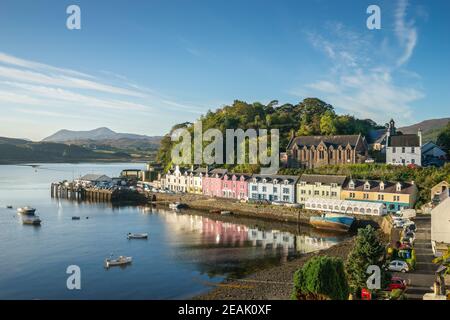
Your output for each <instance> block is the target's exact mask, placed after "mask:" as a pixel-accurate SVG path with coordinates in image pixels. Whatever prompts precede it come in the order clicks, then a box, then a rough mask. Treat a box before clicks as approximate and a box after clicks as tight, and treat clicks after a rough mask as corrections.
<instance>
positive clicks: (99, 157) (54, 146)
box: [0, 137, 132, 164]
mask: <svg viewBox="0 0 450 320" xmlns="http://www.w3.org/2000/svg"><path fill="white" fill-rule="evenodd" d="M129 160H132V157H131V156H130V155H129V154H127V153H123V152H112V153H105V152H96V151H93V150H89V149H87V148H84V147H80V146H76V145H66V144H62V143H52V142H31V141H27V140H21V139H12V138H2V137H0V164H7V163H23V162H79V161H129Z"/></svg>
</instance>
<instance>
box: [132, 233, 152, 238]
mask: <svg viewBox="0 0 450 320" xmlns="http://www.w3.org/2000/svg"><path fill="white" fill-rule="evenodd" d="M127 238H128V239H148V233H128V234H127Z"/></svg>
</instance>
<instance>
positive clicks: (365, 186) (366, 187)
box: [364, 181, 370, 190]
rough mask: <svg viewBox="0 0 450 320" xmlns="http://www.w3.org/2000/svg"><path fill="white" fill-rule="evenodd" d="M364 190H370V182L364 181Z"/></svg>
mask: <svg viewBox="0 0 450 320" xmlns="http://www.w3.org/2000/svg"><path fill="white" fill-rule="evenodd" d="M364 190H370V183H369V181H366V183H364Z"/></svg>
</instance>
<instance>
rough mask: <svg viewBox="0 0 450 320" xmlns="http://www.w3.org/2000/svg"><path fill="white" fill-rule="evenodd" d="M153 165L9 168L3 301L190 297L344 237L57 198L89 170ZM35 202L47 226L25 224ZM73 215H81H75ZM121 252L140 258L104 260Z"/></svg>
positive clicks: (0, 184) (2, 238) (2, 222)
mask: <svg viewBox="0 0 450 320" xmlns="http://www.w3.org/2000/svg"><path fill="white" fill-rule="evenodd" d="M143 166H144V165H142V164H129V163H117V164H40V165H39V166H38V167H35V168H34V167H31V166H24V165H20V166H19V165H17V166H15V165H7V166H0V299H177V298H180V299H182V298H189V297H192V296H194V295H196V294H200V293H202V292H206V291H207V290H210V289H211V288H212V287H214V285H215V284H217V283H219V282H221V281H223V280H224V279H225V278H226V277H239V276H243V275H245V274H246V273H249V272H251V271H253V270H255V268H257V267H261V266H263V265H271V264H279V263H283V262H284V261H286V260H287V259H289V258H290V257H293V256H295V255H298V254H299V253H304V252H310V251H314V250H320V249H324V248H327V247H329V246H331V245H333V244H336V243H338V242H339V241H342V240H343V238H342V236H340V237H339V236H335V235H323V234H317V233H315V232H314V230H311V229H309V228H304V227H301V228H300V229H295V228H292V226H287V225H286V228H284V226H283V225H282V224H273V225H271V224H270V223H269V224H268V223H266V222H265V223H263V224H261V221H259V220H257V219H244V218H232V219H231V220H230V218H227V219H225V218H223V217H218V216H213V215H208V214H206V215H205V214H204V213H200V212H195V211H184V212H182V213H175V212H173V211H171V210H167V209H162V208H150V207H120V208H113V207H111V206H110V205H107V204H91V203H77V202H72V201H68V200H56V199H52V198H51V197H50V183H51V182H56V181H61V180H64V179H67V180H71V179H73V178H76V177H79V176H80V175H84V174H87V173H102V174H106V175H109V176H118V175H119V173H120V171H121V170H122V169H124V168H128V169H129V168H143ZM7 205H12V206H13V207H14V209H13V210H11V209H7V208H6V206H7ZM25 205H31V206H33V207H35V208H37V212H36V214H38V215H39V216H40V217H41V219H42V220H43V222H42V226H41V227H34V226H24V225H22V224H21V221H20V217H19V216H18V215H17V214H16V208H17V207H20V206H25ZM72 216H80V217H81V220H79V221H73V220H72V219H71V217H72ZM87 217H88V219H86V218H87ZM224 219H225V220H227V221H223V220H224ZM261 225H264V227H261ZM291 229H294V230H295V231H292V230H291ZM283 230H289V231H290V232H289V231H283ZM128 232H148V233H149V239H148V240H127V239H126V234H127V233H128ZM112 253H113V254H115V255H127V256H132V257H133V263H132V264H131V265H129V266H127V267H122V268H121V267H115V268H110V269H105V268H104V266H103V261H104V259H105V258H107V257H108V256H109V255H110V254H112ZM69 265H77V266H79V267H80V268H81V290H68V289H67V286H66V281H67V278H68V277H69V275H68V274H66V269H67V267H68V266H69Z"/></svg>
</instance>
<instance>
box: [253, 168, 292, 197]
mask: <svg viewBox="0 0 450 320" xmlns="http://www.w3.org/2000/svg"><path fill="white" fill-rule="evenodd" d="M297 180H298V176H284V175H259V174H254V175H252V177H251V179H250V180H249V182H248V197H249V199H253V200H267V201H269V202H272V201H280V202H286V203H295V185H296V183H297Z"/></svg>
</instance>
